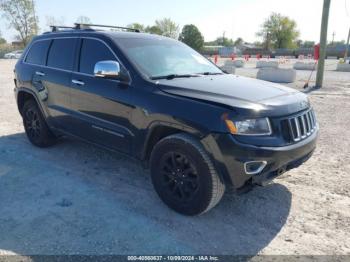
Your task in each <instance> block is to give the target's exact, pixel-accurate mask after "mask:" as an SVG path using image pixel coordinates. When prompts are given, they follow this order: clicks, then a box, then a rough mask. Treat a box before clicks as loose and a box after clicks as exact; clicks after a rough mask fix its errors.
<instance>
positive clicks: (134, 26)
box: [127, 23, 146, 32]
mask: <svg viewBox="0 0 350 262" xmlns="http://www.w3.org/2000/svg"><path fill="white" fill-rule="evenodd" d="M127 27H128V28H132V29H135V30H139V31H141V32H145V31H146V27H145V26H144V25H143V24H139V23H132V24H129V25H127Z"/></svg>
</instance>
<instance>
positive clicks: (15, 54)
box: [4, 50, 23, 59]
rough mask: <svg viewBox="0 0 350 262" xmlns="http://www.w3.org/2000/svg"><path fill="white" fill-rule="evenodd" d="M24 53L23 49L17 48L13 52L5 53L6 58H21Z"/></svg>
mask: <svg viewBox="0 0 350 262" xmlns="http://www.w3.org/2000/svg"><path fill="white" fill-rule="evenodd" d="M22 54H23V50H17V51H13V52H11V53H7V54H5V55H4V58H6V59H19V58H20V57H21V55H22Z"/></svg>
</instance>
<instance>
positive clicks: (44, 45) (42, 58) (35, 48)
mask: <svg viewBox="0 0 350 262" xmlns="http://www.w3.org/2000/svg"><path fill="white" fill-rule="evenodd" d="M50 42H51V40H45V41H38V42H35V43H34V44H33V45H32V47H31V48H30V49H29V52H28V55H27V58H26V62H27V63H31V64H35V65H45V64H46V57H47V51H48V49H49V47H50Z"/></svg>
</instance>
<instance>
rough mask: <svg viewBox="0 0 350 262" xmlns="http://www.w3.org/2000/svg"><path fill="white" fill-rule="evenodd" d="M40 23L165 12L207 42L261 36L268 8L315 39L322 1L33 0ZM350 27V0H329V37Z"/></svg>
mask: <svg viewBox="0 0 350 262" xmlns="http://www.w3.org/2000/svg"><path fill="white" fill-rule="evenodd" d="M35 2H36V11H37V15H38V16H39V20H40V28H41V29H45V28H47V27H46V16H54V17H56V18H59V19H63V20H64V21H65V24H68V25H69V24H72V23H74V22H75V20H76V18H77V17H78V16H87V17H89V18H90V19H91V20H92V22H94V23H99V24H111V25H120V26H125V25H127V24H130V23H133V22H139V23H142V24H145V25H151V24H153V23H154V21H155V20H156V19H159V18H164V17H169V18H171V19H172V20H174V21H175V22H176V23H178V24H179V25H180V27H182V26H183V25H185V24H195V25H196V26H198V28H199V29H200V31H201V32H202V33H203V35H204V37H205V40H206V41H210V40H214V39H216V37H218V36H221V35H222V34H223V32H224V31H225V32H226V36H227V37H229V38H233V39H236V38H237V37H242V38H243V39H244V40H245V41H248V42H254V41H255V40H260V39H258V38H257V37H256V35H255V33H256V32H257V31H258V30H259V27H260V25H261V24H262V23H263V22H264V20H265V18H266V17H268V16H269V14H270V13H271V12H279V13H281V14H283V15H287V16H289V17H290V18H292V19H294V20H295V21H296V22H297V25H298V29H299V31H300V38H301V39H303V40H313V41H319V35H320V23H321V15H322V4H323V0H215V1H214V0H172V1H168V0H147V1H141V0H127V1H125V0H123V1H121V0H99V1H96V0H84V1H82V0H75V1H73V0H59V1H54V0H35ZM7 24H8V23H7V21H6V20H5V19H3V18H1V22H0V31H1V32H2V35H3V36H4V37H5V38H6V39H7V40H9V41H10V40H13V38H14V32H13V31H11V30H9V29H8V28H7V26H6V25H7ZM349 26H350V0H332V3H331V12H330V20H329V29H328V39H329V41H330V40H331V39H332V34H333V32H335V34H336V35H335V40H345V39H346V37H347V32H348V29H349Z"/></svg>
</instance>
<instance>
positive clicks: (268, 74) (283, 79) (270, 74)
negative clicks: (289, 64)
mask: <svg viewBox="0 0 350 262" xmlns="http://www.w3.org/2000/svg"><path fill="white" fill-rule="evenodd" d="M296 76H297V73H296V70H294V69H282V68H261V69H260V70H259V71H258V74H257V77H256V78H257V79H260V80H265V81H269V82H274V83H293V82H295V80H296Z"/></svg>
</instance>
